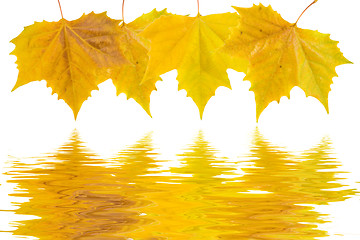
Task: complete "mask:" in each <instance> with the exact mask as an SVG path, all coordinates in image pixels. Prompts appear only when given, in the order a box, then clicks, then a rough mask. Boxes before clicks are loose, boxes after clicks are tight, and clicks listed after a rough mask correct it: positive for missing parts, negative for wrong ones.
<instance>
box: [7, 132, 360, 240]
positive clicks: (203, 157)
mask: <svg viewBox="0 0 360 240" xmlns="http://www.w3.org/2000/svg"><path fill="white" fill-rule="evenodd" d="M86 145H87V144H86V143H84V142H82V140H81V138H80V137H79V135H78V134H77V133H76V132H74V133H73V135H72V136H71V138H70V139H69V141H68V142H67V143H65V144H64V145H63V146H62V147H60V148H59V149H58V150H57V151H56V152H54V153H52V154H47V155H45V156H42V157H38V158H32V159H30V160H27V161H25V160H24V159H17V158H15V157H9V159H8V165H7V166H8V167H7V168H6V169H5V173H4V175H3V176H4V177H7V179H8V180H7V184H12V185H14V186H16V187H15V191H14V192H13V193H11V197H12V198H11V199H12V201H13V202H12V204H11V205H12V208H11V209H7V210H6V209H3V212H4V211H5V212H7V213H11V214H13V215H14V216H15V219H16V216H18V219H16V220H11V222H10V223H9V224H10V225H11V226H13V230H9V233H11V234H12V237H13V239H24V238H26V237H27V238H28V239H36V238H38V239H62V240H66V239H97V240H105V239H106V240H110V239H120V240H122V239H123V240H125V239H126V240H135V239H136V240H160V239H174V240H177V239H184V240H186V239H189V240H191V239H209V240H211V239H226V240H227V239H229V240H230V239H231V240H233V239H284V240H291V239H306V240H311V239H334V237H335V236H337V237H340V239H360V236H359V235H357V236H355V235H351V236H354V238H352V237H349V236H350V235H349V236H346V233H338V234H337V235H331V234H330V233H329V232H328V230H327V229H326V228H325V227H322V226H325V225H326V222H329V221H331V220H330V219H331V218H329V216H328V214H327V213H326V211H323V212H322V211H321V210H319V209H321V206H328V205H329V204H332V203H345V204H346V201H347V200H349V199H358V193H357V192H358V190H357V189H356V187H354V186H357V185H356V184H355V183H354V185H352V186H347V184H345V183H343V181H342V180H343V179H342V178H343V176H345V177H346V173H343V172H342V171H341V170H340V168H341V163H340V162H339V161H338V160H337V159H336V158H335V157H334V156H333V149H332V144H331V141H330V140H327V139H324V140H323V141H322V142H321V143H319V144H318V145H316V146H314V147H313V148H311V149H309V150H307V151H303V152H301V153H299V154H294V153H291V152H287V151H286V150H285V149H282V148H279V147H276V146H273V145H272V144H271V143H270V142H269V141H267V140H265V139H264V138H263V137H262V136H261V135H260V134H259V133H258V132H255V133H254V136H253V139H252V144H251V146H250V151H249V154H247V155H244V156H239V157H236V158H234V159H230V158H227V157H221V153H219V152H218V151H217V150H216V149H215V148H213V147H212V144H211V143H210V142H208V141H207V140H206V138H205V137H204V134H203V133H202V132H199V133H198V135H197V136H196V137H195V138H194V141H193V142H192V143H190V144H189V145H188V146H187V147H186V148H185V149H184V150H183V151H182V152H180V153H177V157H176V159H163V158H160V157H159V154H158V149H156V148H155V147H153V143H152V136H151V134H148V135H146V136H144V137H143V138H142V139H140V140H138V142H136V143H135V144H134V145H132V146H130V147H128V148H126V149H124V150H122V151H120V152H119V153H118V154H116V155H114V156H113V157H109V158H107V159H104V158H101V157H99V156H97V155H96V154H95V153H93V152H92V151H91V150H90V149H88V148H87V146H86ZM340 175H341V176H342V177H340ZM24 215H25V216H27V217H28V218H27V220H22V219H21V218H20V217H21V216H24ZM356 231H358V233H359V232H360V231H359V230H356V229H354V231H353V232H352V234H354V233H355V232H356ZM341 236H342V237H343V238H341ZM31 237H32V238H31ZM358 237H359V238H358Z"/></svg>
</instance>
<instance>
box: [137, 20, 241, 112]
mask: <svg viewBox="0 0 360 240" xmlns="http://www.w3.org/2000/svg"><path fill="white" fill-rule="evenodd" d="M237 24H238V16H237V14H235V13H224V14H213V15H208V16H200V15H198V16H196V17H188V16H181V15H170V16H162V17H160V18H159V19H157V20H155V21H154V23H152V24H151V25H150V26H149V27H147V28H146V29H145V30H144V31H143V32H142V33H141V34H140V35H141V36H144V37H145V38H148V39H149V40H150V51H149V57H150V59H149V64H148V67H147V69H146V73H145V76H144V81H143V82H144V83H145V82H146V81H147V79H152V78H154V77H156V76H158V75H161V74H164V73H166V72H168V71H171V70H173V69H177V71H178V77H177V79H178V81H179V90H181V89H185V90H186V91H187V94H188V96H189V97H191V98H192V99H193V100H194V102H195V103H196V105H197V106H198V108H199V111H200V117H202V114H203V111H204V108H205V105H206V103H207V102H208V101H209V99H210V98H211V97H212V96H213V95H215V90H216V89H217V88H218V87H220V86H225V87H228V88H230V82H229V79H228V76H227V74H226V69H227V68H234V69H235V70H238V71H245V69H246V65H247V61H245V60H239V61H234V59H233V58H232V57H230V56H229V55H227V54H224V53H222V52H219V51H217V50H218V49H219V48H221V47H222V46H223V45H224V41H225V40H226V39H227V38H228V36H229V34H230V28H231V27H235V26H237Z"/></svg>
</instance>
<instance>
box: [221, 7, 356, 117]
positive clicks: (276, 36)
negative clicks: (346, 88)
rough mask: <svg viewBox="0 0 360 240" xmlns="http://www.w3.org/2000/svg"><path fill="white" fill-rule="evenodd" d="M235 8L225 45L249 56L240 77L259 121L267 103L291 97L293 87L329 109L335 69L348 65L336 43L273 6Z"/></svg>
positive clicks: (243, 55) (232, 50) (226, 49)
mask: <svg viewBox="0 0 360 240" xmlns="http://www.w3.org/2000/svg"><path fill="white" fill-rule="evenodd" d="M315 2H316V1H314V2H313V3H315ZM313 3H312V4H313ZM310 6H311V5H310ZM234 8H235V9H236V11H237V12H238V13H239V14H240V24H239V26H238V28H236V29H234V31H233V33H232V34H231V36H230V38H229V40H228V41H227V42H226V44H225V46H224V48H223V49H224V51H225V52H227V53H230V54H232V55H235V56H238V57H243V58H246V59H248V60H249V67H248V72H247V75H246V77H245V78H244V80H249V81H250V82H251V88H250V90H251V91H253V92H254V93H255V100H256V118H257V120H258V119H259V117H260V114H261V113H262V111H263V110H264V109H265V108H266V107H267V106H268V105H269V104H270V102H272V101H277V102H279V101H280V98H281V97H282V96H287V97H288V98H290V90H291V89H292V88H293V87H295V86H298V87H300V88H301V89H302V90H304V92H305V94H306V96H312V97H315V98H317V99H318V100H319V101H320V102H321V103H322V104H323V105H324V107H325V109H326V111H327V112H329V108H328V94H329V91H330V85H331V84H332V78H333V77H334V76H337V74H336V72H335V67H336V66H338V65H341V64H345V63H351V62H350V61H349V60H347V59H346V58H345V57H344V56H343V54H342V53H341V52H340V50H339V48H338V47H337V43H338V42H336V41H333V40H331V39H330V37H329V34H323V33H320V32H318V31H313V30H307V29H301V28H298V27H297V26H296V23H295V24H291V23H289V22H287V21H285V20H284V19H283V18H282V17H281V16H280V14H278V13H277V12H275V11H274V10H273V9H272V8H271V6H268V7H265V6H263V5H262V4H260V5H258V6H257V5H254V6H253V7H251V8H240V7H234Z"/></svg>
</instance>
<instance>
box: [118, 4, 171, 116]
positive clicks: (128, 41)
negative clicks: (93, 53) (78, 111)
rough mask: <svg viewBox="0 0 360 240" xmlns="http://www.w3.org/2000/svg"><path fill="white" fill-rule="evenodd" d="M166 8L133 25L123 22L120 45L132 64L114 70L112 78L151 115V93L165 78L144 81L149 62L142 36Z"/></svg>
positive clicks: (145, 42)
mask: <svg viewBox="0 0 360 240" xmlns="http://www.w3.org/2000/svg"><path fill="white" fill-rule="evenodd" d="M168 14H169V13H167V12H166V9H164V10H162V11H156V10H155V9H154V10H153V11H151V12H150V13H147V14H143V15H142V16H141V17H139V18H137V19H135V20H134V21H133V22H131V23H129V24H125V23H123V24H122V25H121V27H120V32H119V45H120V48H121V49H122V52H123V54H124V56H125V58H126V59H127V60H128V62H130V63H131V64H129V65H127V64H124V65H122V66H121V67H119V68H116V69H114V70H112V73H111V78H112V80H113V83H114V85H115V87H116V89H117V94H118V95H119V94H120V93H125V94H126V95H127V98H133V99H134V100H135V101H136V102H138V103H139V104H140V105H141V106H142V108H143V109H144V110H145V111H146V112H147V113H148V114H149V115H150V116H151V114H150V94H151V92H152V91H153V90H156V88H155V83H156V82H157V81H158V80H161V79H160V77H159V75H157V76H154V77H152V78H150V79H147V81H146V82H144V83H143V84H141V82H142V80H143V77H144V74H145V70H146V67H147V64H148V61H149V56H148V46H149V43H148V41H147V40H146V39H144V38H142V37H140V36H138V34H139V33H141V32H142V31H143V30H144V29H145V28H146V27H147V26H148V25H149V24H151V23H152V22H153V21H154V20H155V19H157V18H159V17H160V16H162V15H168Z"/></svg>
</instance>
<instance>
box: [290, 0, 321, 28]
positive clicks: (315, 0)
mask: <svg viewBox="0 0 360 240" xmlns="http://www.w3.org/2000/svg"><path fill="white" fill-rule="evenodd" d="M317 1H318V0H314V1H313V2H312V3H310V5H309V6H307V8H305V10H304V11H303V12H302V13H301V14H300V16H299V17H298V19H297V20H296V22H295V23H294V26H295V25H296V24H297V23H298V21H299V19H300V18H301V16H302V15H303V14H304V13H305V12H306V10H308V9H309V7H311V6H312V5H313V4H315V3H316V2H317Z"/></svg>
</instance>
